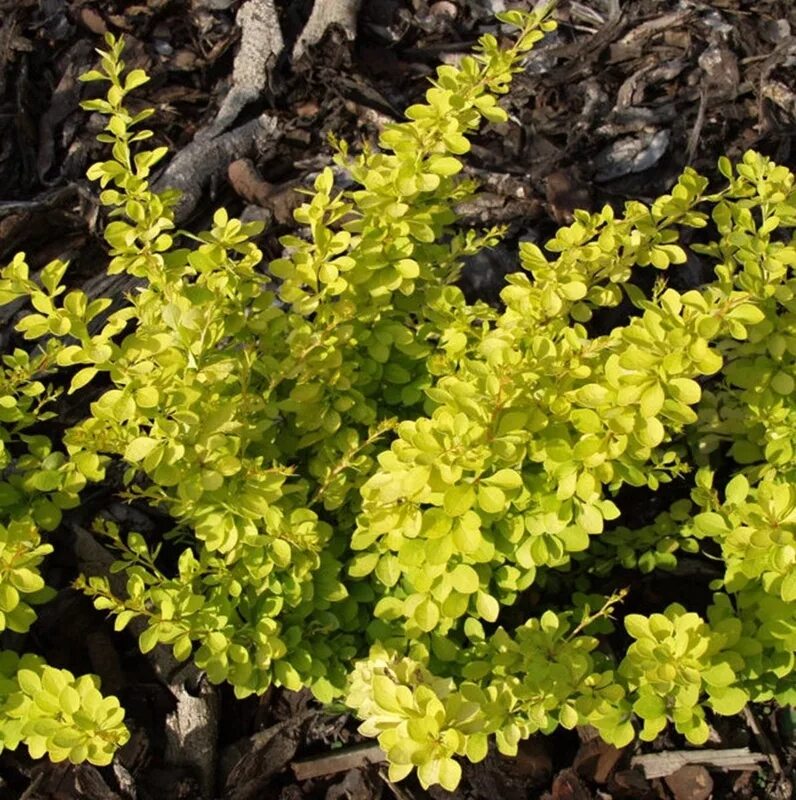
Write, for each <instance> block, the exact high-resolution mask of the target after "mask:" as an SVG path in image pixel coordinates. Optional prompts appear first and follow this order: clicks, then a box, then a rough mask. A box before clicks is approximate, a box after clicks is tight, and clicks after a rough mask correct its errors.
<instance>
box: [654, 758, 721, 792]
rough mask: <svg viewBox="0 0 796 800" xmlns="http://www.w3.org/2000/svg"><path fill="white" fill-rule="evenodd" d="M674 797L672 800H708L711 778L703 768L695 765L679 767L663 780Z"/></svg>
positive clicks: (711, 789)
mask: <svg viewBox="0 0 796 800" xmlns="http://www.w3.org/2000/svg"><path fill="white" fill-rule="evenodd" d="M664 781H666V785H667V786H668V787H669V789H670V791H671V793H672V794H673V795H674V800H708V798H709V797H710V795H711V793H712V792H713V778H711V777H710V773H709V772H708V771H707V770H706V769H705V768H704V767H700V766H698V765H696V764H690V765H688V766H686V767H681V768H680V769H678V770H677V772H675V773H673V774H672V775H667V776H666V777H665V778H664Z"/></svg>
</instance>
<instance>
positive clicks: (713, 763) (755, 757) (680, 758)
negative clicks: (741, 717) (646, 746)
mask: <svg viewBox="0 0 796 800" xmlns="http://www.w3.org/2000/svg"><path fill="white" fill-rule="evenodd" d="M766 760H767V757H766V755H765V754H763V753H753V752H752V751H751V750H749V748H748V747H733V748H729V749H727V750H668V751H665V752H663V753H648V754H646V755H643V756H635V757H634V758H633V759H632V760H631V762H630V763H631V765H632V766H634V767H641V768H642V769H643V770H644V774H645V775H646V777H647V778H650V779H652V778H665V777H666V776H667V775H671V774H672V773H674V772H677V770H678V769H680V768H681V767H684V766H686V765H688V764H704V765H705V766H706V767H715V768H717V769H734V770H747V769H756V768H757V766H758V764H759V763H760V762H761V761H766Z"/></svg>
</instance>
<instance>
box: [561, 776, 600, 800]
mask: <svg viewBox="0 0 796 800" xmlns="http://www.w3.org/2000/svg"><path fill="white" fill-rule="evenodd" d="M552 800H592V796H591V792H590V791H589V790H588V789H587V788H586V787H585V786H584V785H583V783H582V782H581V780H580V778H579V777H578V776H577V774H576V773H575V771H574V770H572V769H565V770H562V771H561V772H559V773H558V775H556V779H555V780H554V781H553V796H552Z"/></svg>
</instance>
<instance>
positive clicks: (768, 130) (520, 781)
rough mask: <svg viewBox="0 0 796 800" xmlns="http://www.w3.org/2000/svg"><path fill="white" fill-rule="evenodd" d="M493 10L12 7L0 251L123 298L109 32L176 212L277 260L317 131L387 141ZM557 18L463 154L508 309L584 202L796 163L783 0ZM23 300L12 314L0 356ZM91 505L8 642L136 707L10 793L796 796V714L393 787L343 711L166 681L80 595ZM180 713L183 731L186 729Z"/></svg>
mask: <svg viewBox="0 0 796 800" xmlns="http://www.w3.org/2000/svg"><path fill="white" fill-rule="evenodd" d="M507 4H508V5H512V4H511V3H507ZM503 6H504V3H503V2H502V0H436V1H434V2H429V1H427V0H361V2H359V0H315V4H314V5H313V2H312V0H276V2H272V0H245V1H244V0H192V2H189V1H188V0H151V1H150V2H140V3H134V2H121V0H114V1H113V2H99V0H96V1H95V2H90V1H89V0H0V263H5V262H6V261H8V260H9V259H10V258H11V256H12V255H13V254H14V253H15V252H17V251H19V250H24V251H25V252H26V253H27V254H28V259H29V262H30V263H31V266H32V267H33V268H34V269H35V268H40V267H42V266H43V265H44V264H46V263H47V262H48V261H49V260H51V259H53V258H65V259H69V260H70V261H71V263H72V267H71V269H70V273H69V275H70V280H71V281H72V282H73V283H74V284H75V285H77V284H80V285H82V286H84V287H86V288H87V291H89V292H91V293H94V294H97V293H101V292H108V291H112V292H113V291H115V292H117V293H119V292H121V291H124V290H125V288H127V287H126V286H125V285H123V284H120V283H118V282H116V283H114V282H109V281H107V280H106V279H105V278H104V277H103V265H104V263H105V261H104V255H103V243H102V239H101V231H102V227H103V225H104V223H105V218H104V217H103V214H102V212H101V210H100V208H99V206H98V204H97V201H96V194H95V190H94V188H93V187H92V186H91V185H90V184H89V183H88V181H87V180H86V179H85V171H86V168H87V167H88V166H89V164H90V163H92V162H93V161H94V160H96V159H97V158H98V157H99V156H100V154H101V152H102V150H101V147H102V146H100V145H97V143H96V142H95V139H94V137H95V135H96V134H97V132H98V130H99V129H100V128H101V127H102V124H103V123H102V121H101V119H100V118H99V117H98V116H97V115H92V114H89V113H86V112H84V111H81V110H80V109H79V107H78V103H79V101H80V100H81V99H86V98H88V97H90V96H93V95H92V93H93V92H96V91H97V89H96V88H95V85H93V84H90V85H86V84H82V83H80V82H78V80H77V78H78V76H79V75H80V74H81V73H82V72H84V71H86V70H87V69H89V68H91V67H92V66H94V61H95V55H94V50H93V49H94V48H95V47H98V46H102V40H101V37H102V34H103V33H104V32H105V31H108V30H110V31H113V32H114V33H116V34H119V33H123V34H124V36H125V38H126V41H127V45H128V49H127V53H126V58H125V60H126V61H127V63H128V65H129V67H131V68H133V67H142V68H144V69H145V70H146V71H147V72H148V73H149V74H150V75H151V77H152V80H151V82H150V83H149V84H147V85H146V86H144V87H142V89H141V90H139V91H138V92H137V94H136V101H135V102H136V103H137V104H138V106H140V107H142V108H143V107H153V108H155V110H156V113H155V115H154V117H152V118H151V120H150V121H149V125H150V127H152V128H153V129H154V131H155V141H156V142H157V143H158V144H166V145H168V146H169V148H170V150H171V153H172V158H171V161H170V162H169V163H168V165H167V166H166V168H165V171H164V172H163V174H162V175H160V176H159V178H158V186H166V185H172V186H177V187H179V188H181V189H183V191H184V201H183V204H182V205H181V206H180V213H179V215H180V220H181V224H182V225H183V226H185V227H196V226H202V225H204V224H205V223H206V222H207V220H208V219H209V217H210V215H211V214H212V211H213V209H215V208H216V207H218V206H221V205H223V206H225V207H227V208H228V209H229V210H230V211H231V212H233V213H236V214H241V215H243V216H244V217H246V218H248V219H255V218H256V219H263V220H265V221H266V222H267V223H268V229H267V232H266V234H265V236H264V238H263V241H262V243H261V246H262V247H263V249H264V251H265V253H266V256H267V257H276V256H277V255H278V254H279V245H278V241H277V240H278V237H279V236H280V235H283V234H284V233H286V232H288V231H289V230H291V229H292V227H293V222H292V210H293V208H294V207H295V206H296V204H297V202H298V201H299V199H300V195H298V194H297V193H296V192H295V191H294V189H295V188H297V187H301V186H305V185H308V184H309V183H310V182H311V181H312V178H313V177H314V175H316V174H317V172H318V171H319V169H321V168H322V167H323V166H325V165H326V164H328V163H329V161H330V157H331V152H330V148H329V145H328V136H329V134H330V133H333V134H335V135H336V136H338V137H342V138H345V139H347V140H348V141H349V142H352V143H355V142H360V141H362V140H373V139H375V137H376V136H377V134H378V131H379V130H380V129H381V128H382V127H383V126H384V124H385V123H387V122H389V121H391V120H398V119H400V118H401V112H402V109H404V108H405V107H406V106H407V105H409V104H411V103H412V102H416V101H417V100H418V99H419V98H420V97H422V94H423V92H424V91H425V88H426V86H427V83H426V79H427V78H428V77H429V76H430V75H432V74H433V70H434V68H435V66H436V65H437V64H439V63H440V62H447V63H454V62H455V61H456V59H457V58H459V57H460V55H461V54H462V53H464V52H466V51H467V50H468V49H469V48H470V46H471V45H472V44H473V43H474V41H475V40H476V38H477V37H478V36H479V35H480V34H482V33H484V32H487V31H491V32H493V33H495V34H497V35H498V36H500V35H502V32H501V30H500V28H499V26H498V25H496V23H495V21H494V16H493V14H494V12H495V11H498V10H501V9H502V8H503ZM558 17H559V20H560V26H559V28H558V30H557V31H556V32H555V33H554V34H552V35H550V36H549V37H548V38H547V39H546V40H545V42H544V43H543V44H542V45H541V46H540V47H539V49H538V50H537V51H535V52H534V54H533V55H532V57H531V58H530V60H529V61H528V64H527V68H526V70H525V72H524V73H523V74H522V75H520V76H518V77H517V78H516V79H515V84H514V88H513V91H512V93H511V96H510V98H509V99H508V101H507V108H508V110H509V112H510V119H509V121H508V122H506V123H505V124H502V125H493V126H489V127H488V128H486V129H485V130H484V131H483V132H482V133H481V134H479V136H477V137H476V139H475V144H474V146H473V150H472V154H471V155H470V156H469V157H468V171H469V173H470V174H471V175H473V176H474V177H477V178H478V179H479V180H480V181H481V182H482V184H483V186H484V189H485V191H484V193H483V195H482V196H481V197H480V198H479V199H478V200H477V201H476V202H473V203H471V204H468V205H467V206H465V207H463V208H461V209H460V211H461V213H462V215H463V217H464V218H465V219H466V220H468V221H469V222H472V223H474V224H492V223H496V222H501V223H506V224H507V225H508V226H509V235H508V237H507V242H506V245H505V246H501V247H500V248H497V249H496V250H495V251H493V252H491V253H489V254H487V255H485V256H483V257H479V258H478V259H475V260H474V261H473V263H472V264H470V265H469V266H468V268H467V270H466V273H465V276H464V278H463V281H464V285H465V289H466V291H467V292H468V293H469V294H471V295H472V296H480V297H484V298H487V299H494V297H495V296H496V293H497V291H498V290H499V286H500V282H501V280H502V276H503V275H505V274H506V273H507V272H510V271H513V270H514V268H515V262H514V260H513V259H514V253H515V250H514V243H515V242H516V240H517V239H519V238H534V239H541V240H544V239H545V238H546V237H547V236H549V235H550V233H551V232H552V231H553V230H554V229H555V227H556V226H557V225H559V224H562V223H566V222H568V221H569V220H571V218H572V217H571V215H572V211H573V209H575V208H595V207H600V206H601V205H602V204H603V203H605V202H611V203H617V204H621V203H622V202H623V201H624V200H626V199H641V200H649V199H651V198H652V197H654V196H655V195H657V194H659V193H662V192H664V191H666V190H667V189H668V187H669V186H670V185H671V183H672V182H673V180H674V179H675V178H676V176H677V175H678V174H679V172H680V171H681V170H682V168H683V167H684V166H686V165H689V164H690V165H692V166H694V167H696V168H697V169H698V170H699V171H701V172H703V173H704V174H707V175H709V176H714V177H715V176H716V174H717V172H716V167H715V164H716V160H717V158H718V157H719V156H720V155H727V156H729V157H730V158H737V157H739V156H740V155H741V154H742V153H743V152H744V151H745V150H746V149H748V148H755V149H758V150H760V151H762V152H763V153H765V154H766V155H770V156H771V157H773V158H774V159H775V160H776V161H778V162H780V163H782V164H785V165H787V166H789V167H790V168H791V169H793V168H794V167H795V166H796V163H795V162H796V158H795V157H794V148H793V137H794V133H795V132H796V91H794V87H796V80H795V79H796V4H794V3H793V2H792V0H712V2H700V1H699V0H681V1H680V2H674V0H671V1H669V0H583V1H582V2H575V0H561V2H560V3H559V10H558ZM17 311H18V309H16V308H13V307H12V308H10V309H0V323H2V329H0V344H1V345H2V346H6V345H7V344H8V342H9V341H10V340H11V338H12V335H11V322H12V319H13V314H14V313H16V312H17ZM101 510H109V511H110V512H111V513H117V514H120V515H125V514H126V515H129V514H131V513H133V511H131V510H130V509H129V508H127V507H125V506H122V505H121V504H120V503H118V502H117V501H116V500H115V498H114V497H113V496H112V494H111V493H110V492H104V493H103V492H102V491H99V492H97V493H95V494H94V495H91V496H90V497H88V496H87V499H86V505H85V507H84V508H83V509H82V512H81V513H82V516H81V515H80V514H78V515H77V516H76V517H75V518H74V519H73V520H72V524H71V527H70V528H69V529H68V530H64V531H61V532H59V533H58V534H57V535H56V537H55V538H56V553H55V554H54V555H53V556H52V557H51V559H50V561H49V564H48V567H47V569H48V574H47V577H48V582H49V583H50V584H51V585H53V586H55V587H56V588H59V589H60V591H59V594H58V597H57V598H56V599H55V600H54V601H53V602H52V603H50V604H48V605H47V606H44V607H42V610H41V618H40V620H39V621H38V622H37V623H36V625H35V627H34V629H33V630H32V631H31V633H30V634H29V635H28V636H27V640H26V641H20V637H15V638H14V639H13V641H12V638H11V637H10V636H8V635H7V634H2V636H0V644H1V645H2V646H3V647H15V648H18V649H21V648H25V649H29V650H35V651H37V652H41V653H42V654H43V655H45V656H46V657H47V659H48V660H49V661H50V663H52V664H54V665H58V666H63V667H67V668H69V669H72V670H73V671H75V672H85V671H92V672H95V673H97V674H99V675H100V676H101V678H102V681H103V687H104V688H106V689H107V690H109V691H112V692H115V693H116V694H118V696H119V697H120V698H121V700H122V702H123V704H124V705H125V707H126V708H127V710H128V713H129V723H130V727H131V730H132V739H131V741H130V743H129V744H128V745H126V746H125V748H124V749H123V750H122V751H121V752H120V754H119V756H118V757H117V759H116V761H115V762H114V764H113V765H112V766H111V767H107V768H102V769H97V768H94V767H92V766H90V765H82V766H78V767H75V766H71V765H64V764H59V765H53V764H50V763H48V762H34V761H32V760H30V759H29V758H27V755H26V753H25V752H24V748H21V749H20V750H19V751H17V752H13V753H11V752H4V753H3V754H2V755H1V756H0V800H6V799H8V800H11V798H14V799H15V800H16V799H17V798H24V799H25V800H73V799H74V798H81V799H82V800H162V799H163V798H169V800H208V798H224V800H255V799H256V798H274V800H304V799H307V800H309V799H310V798H324V799H325V800H346V799H348V800H377V798H384V799H385V800H391V799H392V798H396V800H421V799H422V798H427V797H430V798H434V800H438V799H439V800H442V798H458V799H460V800H465V799H466V800H476V798H490V800H491V799H493V798H501V800H515V798H516V799H517V800H519V799H520V798H548V799H550V800H612V799H613V800H620V799H621V798H628V799H629V800H630V799H632V800H653V799H660V800H664V799H666V798H668V799H669V800H708V798H711V797H712V798H716V799H717V800H752V798H759V799H760V800H763V798H765V799H766V800H768V799H769V798H781V799H782V800H784V798H787V797H791V796H792V788H791V781H792V779H793V763H794V762H793V756H794V747H793V725H794V720H793V719H792V717H791V712H790V710H787V709H785V710H783V709H774V708H768V707H757V708H755V709H754V711H750V712H749V713H748V714H747V715H746V716H745V717H739V718H737V719H731V720H726V719H725V720H719V721H718V722H717V723H716V727H715V729H714V730H713V734H712V739H711V742H710V744H709V747H710V749H709V750H706V751H693V750H687V749H685V748H684V746H683V745H684V742H683V741H682V740H681V739H680V738H679V737H676V736H673V735H671V734H668V735H667V736H665V737H662V738H661V739H659V740H658V741H656V742H653V743H652V744H650V745H644V746H640V745H638V744H634V745H631V746H629V747H627V748H624V749H622V750H617V749H616V748H614V747H612V746H610V745H606V744H604V743H603V742H601V741H600V740H599V739H596V738H594V737H593V736H592V735H591V732H590V731H589V730H586V729H583V730H578V731H574V732H559V733H556V734H555V735H553V736H551V737H547V738H545V737H536V738H533V739H531V740H529V741H527V742H523V743H522V745H521V748H520V753H519V756H518V757H517V758H516V759H506V758H503V757H501V756H500V755H498V754H497V753H490V754H489V756H488V757H487V759H486V760H485V761H484V762H482V763H481V764H478V765H465V770H464V779H463V781H462V785H461V787H460V789H459V790H457V791H456V792H454V793H448V792H444V791H442V790H439V789H432V790H430V791H428V792H424V791H423V790H422V789H421V788H420V787H419V785H418V784H417V783H416V782H415V781H414V780H413V779H409V780H407V781H403V782H401V783H400V784H397V785H394V784H391V783H390V782H389V781H388V780H387V778H386V771H385V769H384V766H383V764H382V763H381V753H380V752H379V751H378V748H377V747H376V746H375V745H374V743H373V742H372V741H363V739H362V737H360V736H359V735H358V734H357V733H356V721H355V720H353V719H351V718H350V717H348V716H345V715H344V716H329V715H327V714H325V713H324V712H323V711H322V710H321V708H320V707H319V706H318V705H317V704H316V703H314V702H313V701H312V700H311V699H310V698H309V697H308V696H307V695H306V694H305V693H289V692H284V691H279V690H269V691H268V692H267V693H266V694H265V695H264V696H263V697H261V698H256V699H249V700H246V701H236V700H234V698H233V696H232V693H231V692H229V691H228V690H227V689H226V688H220V689H216V688H213V687H209V686H207V685H206V682H205V681H204V679H203V678H202V676H201V675H200V674H190V675H188V673H186V676H184V678H183V679H182V683H180V684H179V685H178V684H176V683H175V682H174V681H173V680H172V681H171V682H169V681H165V680H164V679H163V674H164V672H163V669H162V664H159V663H158V662H157V659H155V658H152V657H147V656H142V655H141V654H140V653H138V651H137V648H136V646H135V641H134V639H133V638H132V637H130V636H128V635H125V634H123V635H117V634H114V633H113V632H112V630H111V628H110V627H109V626H108V624H107V622H106V621H105V620H104V619H103V617H102V616H101V615H100V614H98V613H97V612H95V611H94V610H93V609H92V607H91V605H90V603H88V602H87V601H86V600H85V599H84V598H83V597H81V596H78V595H77V594H76V593H75V592H73V591H72V590H71V589H69V588H68V586H69V583H70V581H71V580H72V579H73V578H74V577H75V573H76V569H77V566H76V565H77V556H76V555H75V553H76V552H77V550H78V549H79V548H80V547H81V546H82V545H81V539H80V530H81V525H83V524H86V523H87V521H89V520H90V517H91V516H92V515H93V514H96V513H98V512H99V511H101ZM136 513H139V512H136ZM136 524H137V525H141V526H145V525H147V524H150V525H153V526H157V524H158V521H157V520H155V521H153V520H147V519H146V518H144V519H139V520H136ZM83 545H85V542H83ZM191 704H192V705H191ZM189 707H190V708H191V709H193V710H192V711H190V710H189V711H188V712H185V713H188V715H189V719H188V723H186V724H188V729H189V733H188V734H186V733H185V729H180V725H179V724H175V719H178V718H179V717H180V714H182V713H183V712H184V711H185V709H186V708H189ZM190 714H199V716H200V717H201V718H202V720H203V721H202V722H201V726H200V727H197V725H198V723H196V720H195V719H193V718H190ZM191 725H194V727H193V728H191V727H190V726H191ZM180 730H182V731H183V732H182V733H180ZM197 743H199V744H197Z"/></svg>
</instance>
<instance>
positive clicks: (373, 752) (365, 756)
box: [291, 744, 386, 781]
mask: <svg viewBox="0 0 796 800" xmlns="http://www.w3.org/2000/svg"><path fill="white" fill-rule="evenodd" d="M385 759H386V756H385V755H384V751H383V750H382V749H381V748H380V747H379V746H378V745H377V744H360V745H355V746H353V747H345V748H342V749H340V750H333V751H331V752H330V753H324V754H323V755H320V756H314V757H312V758H304V759H301V760H300V761H294V762H293V763H292V764H291V767H292V768H293V773H294V774H295V776H296V779H297V780H300V781H306V780H309V779H310V778H318V777H320V776H321V775H333V774H334V773H336V772H348V770H350V769H356V768H357V767H364V766H366V765H367V764H378V763H380V762H382V761H384V760H385Z"/></svg>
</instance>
